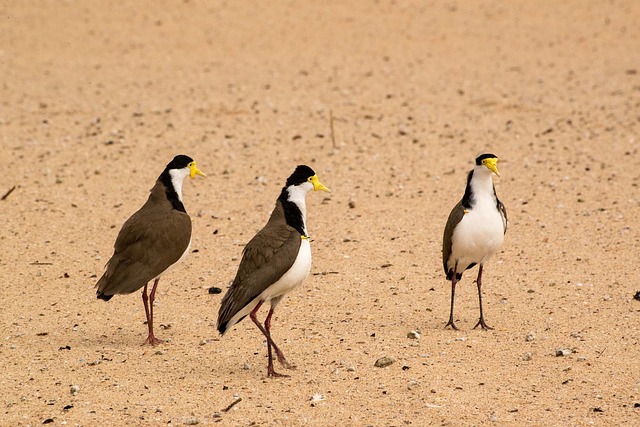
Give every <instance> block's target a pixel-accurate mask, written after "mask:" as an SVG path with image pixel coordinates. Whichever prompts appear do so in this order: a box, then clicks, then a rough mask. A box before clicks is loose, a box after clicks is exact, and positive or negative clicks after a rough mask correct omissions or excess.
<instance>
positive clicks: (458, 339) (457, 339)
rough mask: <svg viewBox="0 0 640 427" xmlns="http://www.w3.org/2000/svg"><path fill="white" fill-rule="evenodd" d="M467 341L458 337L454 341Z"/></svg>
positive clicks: (465, 338)
mask: <svg viewBox="0 0 640 427" xmlns="http://www.w3.org/2000/svg"><path fill="white" fill-rule="evenodd" d="M467 339H468V338H467V337H458V338H456V341H466V340H467Z"/></svg>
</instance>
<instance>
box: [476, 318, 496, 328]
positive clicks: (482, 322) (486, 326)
mask: <svg viewBox="0 0 640 427" xmlns="http://www.w3.org/2000/svg"><path fill="white" fill-rule="evenodd" d="M478 326H480V327H481V328H482V330H483V331H486V330H489V329H493V328H492V327H491V326H489V325H487V324H486V323H485V322H484V319H482V318H480V320H478V323H476V326H474V327H473V329H475V328H477V327H478Z"/></svg>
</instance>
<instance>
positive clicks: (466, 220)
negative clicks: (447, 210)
mask: <svg viewBox="0 0 640 427" xmlns="http://www.w3.org/2000/svg"><path fill="white" fill-rule="evenodd" d="M503 243H504V224H503V222H502V216H501V215H500V212H499V211H498V210H497V209H496V205H495V201H494V200H493V199H488V200H486V201H485V200H482V201H479V202H478V203H477V204H476V206H475V207H474V208H473V210H471V211H469V212H468V213H466V214H465V215H464V216H463V217H462V220H461V221H460V222H459V223H458V225H457V227H456V228H455V231H454V232H453V236H452V238H451V246H452V247H451V258H450V259H451V262H450V264H452V265H451V267H453V264H454V263H455V261H456V260H457V261H458V272H461V271H463V269H465V268H466V267H467V266H468V265H469V264H472V263H476V264H480V263H484V262H485V261H487V260H488V259H489V258H490V257H491V256H492V255H494V254H495V253H496V252H498V251H499V250H500V248H501V247H502V244H503Z"/></svg>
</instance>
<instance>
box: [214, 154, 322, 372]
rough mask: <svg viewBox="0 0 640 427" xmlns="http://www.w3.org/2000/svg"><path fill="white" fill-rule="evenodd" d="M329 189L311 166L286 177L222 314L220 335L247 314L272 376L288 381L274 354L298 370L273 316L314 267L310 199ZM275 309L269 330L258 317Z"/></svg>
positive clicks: (250, 245) (251, 244) (248, 248)
mask: <svg viewBox="0 0 640 427" xmlns="http://www.w3.org/2000/svg"><path fill="white" fill-rule="evenodd" d="M311 190H314V191H317V190H322V191H327V192H328V191H329V189H328V188H327V187H325V186H324V185H322V183H320V181H319V180H318V177H317V175H316V173H315V172H314V171H313V170H312V169H311V168H310V167H309V166H298V167H297V168H296V170H295V171H294V172H293V174H292V175H291V176H290V177H289V178H288V179H287V182H286V184H285V186H284V187H283V188H282V192H281V193H280V196H279V197H278V200H277V201H276V205H275V208H274V209H273V212H272V213H271V217H270V218H269V221H268V222H267V224H266V225H265V226H264V228H262V230H260V231H259V232H258V233H257V234H256V235H255V236H254V237H253V238H252V239H251V240H250V241H249V243H247V245H246V246H245V248H244V251H243V253H242V260H241V261H240V266H239V267H238V272H237V273H236V277H235V279H234V280H233V282H232V284H231V286H230V287H229V289H228V290H227V293H226V294H225V296H224V298H223V299H222V303H221V306H220V311H219V313H218V331H219V332H220V334H224V333H225V332H227V331H228V330H229V329H231V328H232V327H233V326H234V325H235V324H236V323H238V322H239V321H241V320H242V319H244V318H245V317H246V316H247V315H249V317H250V318H251V320H252V321H253V323H255V324H256V326H257V327H258V329H260V332H262V334H263V335H264V336H265V337H266V339H267V355H268V358H269V362H268V367H267V376H269V377H270V376H274V377H283V376H286V375H282V374H279V373H277V372H276V371H275V370H274V369H273V353H272V351H275V353H276V356H277V358H278V361H279V362H280V363H281V364H282V365H283V366H284V367H286V368H293V366H292V365H290V364H289V363H288V362H287V360H286V359H285V357H284V355H283V354H282V351H280V349H279V348H278V346H277V345H276V343H275V342H274V341H273V339H272V338H271V317H272V316H273V311H274V310H275V308H276V306H277V305H278V303H279V302H280V300H281V299H282V297H283V296H284V295H285V294H286V293H287V292H289V291H291V290H292V289H294V288H295V287H296V286H298V285H300V284H301V283H302V282H303V281H304V279H305V278H306V277H307V275H308V274H309V270H310V269H311V245H310V243H309V235H308V233H307V223H306V217H307V209H306V205H305V198H306V195H307V193H308V192H309V191H311ZM265 302H270V304H271V308H270V309H269V314H267V318H266V320H265V321H264V326H263V325H261V324H260V322H259V321H258V319H257V313H258V310H259V309H260V307H261V306H262V304H263V303H265Z"/></svg>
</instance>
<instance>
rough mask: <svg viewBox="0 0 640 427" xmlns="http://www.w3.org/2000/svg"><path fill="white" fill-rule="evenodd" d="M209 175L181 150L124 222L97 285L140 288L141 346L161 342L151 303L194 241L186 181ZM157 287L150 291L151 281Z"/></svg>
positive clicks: (104, 291)
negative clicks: (184, 198) (162, 278)
mask: <svg viewBox="0 0 640 427" xmlns="http://www.w3.org/2000/svg"><path fill="white" fill-rule="evenodd" d="M196 175H200V176H206V175H205V174H204V173H203V172H202V171H201V170H200V169H198V167H197V166H196V162H195V161H194V160H193V159H192V158H191V157H189V156H186V155H182V154H181V155H177V156H175V157H174V158H173V160H171V162H169V164H168V165H167V166H166V167H165V168H164V171H162V173H161V174H160V176H159V177H158V179H157V180H156V183H155V185H154V186H153V188H152V189H151V190H150V193H151V194H149V198H148V199H147V202H146V203H145V204H144V205H143V206H142V207H141V208H140V209H139V210H138V211H137V212H135V213H134V214H133V215H131V217H130V218H129V219H128V220H127V221H126V222H125V223H124V224H123V225H122V228H121V229H120V232H119V233H118V237H117V238H116V242H115V245H114V252H113V255H112V256H111V259H109V261H108V262H107V264H106V267H105V272H104V274H103V275H102V277H100V280H98V283H97V284H96V288H97V291H96V294H97V297H98V299H101V300H104V301H109V300H110V299H111V298H112V297H113V296H114V295H117V294H118V295H119V294H130V293H133V292H135V291H137V290H138V289H140V288H143V290H142V302H143V304H144V312H145V315H146V317H147V327H148V330H149V334H148V336H147V339H146V340H145V341H144V342H143V343H142V345H145V344H150V345H152V346H155V345H158V344H160V343H162V342H163V341H162V340H160V339H158V338H156V337H155V335H154V334H153V302H154V300H155V296H156V288H157V287H158V282H159V281H160V276H162V275H163V274H164V273H166V272H167V271H169V270H170V269H171V268H172V267H174V266H175V265H176V264H178V263H179V262H180V261H182V260H184V258H185V257H186V256H187V253H188V252H189V247H190V246H191V218H190V217H189V215H188V214H187V211H186V209H185V207H184V204H183V202H182V181H183V180H184V178H186V177H187V176H189V177H191V178H194V177H195V176H196ZM151 280H153V281H154V282H153V288H152V289H151V293H150V294H149V296H147V285H148V283H149V282H150V281H151Z"/></svg>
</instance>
